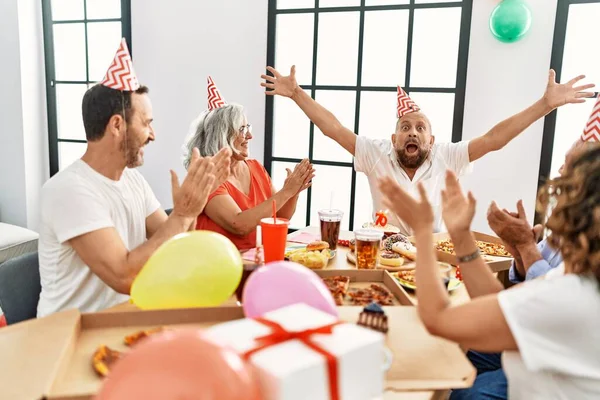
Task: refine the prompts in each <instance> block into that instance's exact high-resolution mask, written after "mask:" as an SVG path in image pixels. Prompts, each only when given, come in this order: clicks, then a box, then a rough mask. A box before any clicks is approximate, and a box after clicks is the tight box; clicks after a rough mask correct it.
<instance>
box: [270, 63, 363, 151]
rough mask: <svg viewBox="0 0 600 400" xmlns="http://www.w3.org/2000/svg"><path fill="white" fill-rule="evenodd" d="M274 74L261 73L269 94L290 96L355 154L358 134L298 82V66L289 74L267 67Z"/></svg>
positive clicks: (334, 138) (328, 135)
mask: <svg viewBox="0 0 600 400" xmlns="http://www.w3.org/2000/svg"><path fill="white" fill-rule="evenodd" d="M267 70H268V71H269V72H271V73H272V74H273V76H268V75H261V78H262V79H264V80H265V81H266V82H263V83H261V86H263V87H266V88H268V89H273V90H270V91H266V92H265V93H266V94H267V95H270V96H273V95H280V96H284V97H289V98H291V99H292V100H294V102H296V104H297V105H298V107H300V109H302V111H303V112H304V114H306V116H307V117H308V118H309V119H310V120H311V121H312V122H313V123H314V124H315V125H316V126H318V127H319V129H320V130H321V132H323V133H324V134H325V136H327V137H329V138H331V139H333V140H335V141H336V142H337V143H338V144H339V145H340V146H342V147H343V148H344V149H346V150H347V151H348V152H349V153H350V154H352V155H353V156H354V153H355V150H356V135H355V134H354V132H352V131H351V130H350V129H348V128H346V127H344V126H343V125H342V124H341V122H340V121H339V120H338V119H337V118H336V117H335V115H333V114H332V113H331V112H329V111H328V110H327V109H326V108H325V107H323V106H322V105H320V104H319V103H317V102H316V101H315V100H314V99H313V98H311V97H310V96H309V95H308V94H306V92H305V91H304V90H302V88H301V87H300V86H299V85H298V83H297V82H296V67H295V66H293V67H292V69H291V71H290V75H289V76H282V75H281V74H280V73H279V72H278V71H277V70H276V69H275V68H273V67H267Z"/></svg>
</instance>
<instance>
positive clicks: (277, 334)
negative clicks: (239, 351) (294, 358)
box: [243, 318, 341, 400]
mask: <svg viewBox="0 0 600 400" xmlns="http://www.w3.org/2000/svg"><path fill="white" fill-rule="evenodd" d="M254 320H255V321H256V322H260V323H261V324H263V325H266V326H268V327H269V328H271V329H272V330H271V333H270V334H268V335H265V336H261V337H259V338H257V339H255V341H256V342H257V343H258V346H257V347H255V348H254V349H252V350H249V351H247V352H246V353H244V354H243V357H244V359H245V360H248V359H249V358H250V356H252V355H253V354H254V353H257V352H259V351H261V350H264V349H266V348H267V347H271V346H275V345H277V344H280V343H283V342H287V341H288V340H295V339H296V340H300V341H301V342H302V343H304V344H305V345H306V346H308V347H310V348H311V349H312V350H314V351H316V352H317V353H319V354H321V355H323V356H324V357H325V358H326V359H327V373H328V376H329V394H330V398H331V400H339V399H340V389H339V385H338V365H337V358H336V357H335V356H334V355H333V354H331V353H329V352H328V351H327V350H325V349H324V348H322V347H321V346H319V345H318V344H316V343H314V342H313V341H311V336H312V335H314V334H321V335H331V334H332V333H333V327H334V326H336V325H339V324H341V322H335V323H333V324H329V325H325V326H321V327H318V328H314V329H307V330H305V331H300V332H288V331H287V330H285V328H284V327H282V326H281V325H279V324H278V323H277V322H273V321H269V320H268V319H264V318H255V319H254Z"/></svg>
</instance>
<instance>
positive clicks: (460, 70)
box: [264, 0, 473, 231]
mask: <svg viewBox="0 0 600 400" xmlns="http://www.w3.org/2000/svg"><path fill="white" fill-rule="evenodd" d="M365 3H366V0H361V2H360V6H348V7H327V8H319V0H315V5H314V7H312V8H298V9H277V0H269V5H268V9H269V12H268V30H267V65H271V66H273V65H274V63H275V48H276V43H275V41H276V33H277V26H276V21H277V16H278V15H281V14H301V13H304V14H305V13H313V14H314V15H315V19H314V35H313V56H312V58H313V59H312V67H313V69H312V82H311V84H310V85H301V87H302V88H303V89H305V90H310V92H311V97H312V98H313V99H314V98H315V94H316V91H317V90H349V91H354V92H355V93H356V105H355V118H354V126H353V127H351V129H353V132H354V133H355V134H357V135H360V132H359V123H360V103H361V93H362V92H373V91H382V92H390V91H393V92H396V90H397V89H396V87H395V86H394V87H381V86H362V85H361V82H362V65H363V47H364V28H365V13H366V12H367V11H386V10H408V11H409V17H408V39H407V42H408V46H407V57H406V75H405V83H406V86H405V87H404V90H405V91H406V92H407V93H409V94H410V93H411V91H415V92H420V93H427V92H429V93H452V94H454V96H455V97H454V119H453V126H452V142H459V141H461V140H462V130H463V123H464V105H465V93H466V81H467V66H468V57H469V42H470V36H471V16H472V11H473V0H462V1H453V2H438V3H416V2H415V0H409V4H394V5H380V6H366V5H365ZM456 7H460V8H461V25H460V34H459V46H458V60H457V63H458V65H457V79H456V86H455V88H454V89H452V88H439V87H411V86H410V85H409V84H410V73H411V64H412V42H413V28H414V15H415V10H418V9H428V8H433V9H439V8H456ZM343 11H359V12H360V19H359V37H358V40H359V43H358V69H357V85H356V86H331V85H317V84H316V75H317V58H318V52H317V50H318V38H319V15H320V14H323V13H329V12H343ZM265 97H266V100H265V102H266V107H265V144H264V166H265V169H266V170H267V172H268V173H269V175H271V176H272V164H273V162H275V161H277V162H292V163H298V162H300V161H301V160H300V159H296V158H287V157H276V156H274V155H273V139H274V135H273V133H274V132H273V125H274V123H273V121H274V98H273V96H265ZM314 134H315V126H314V124H313V123H312V122H311V123H310V130H309V143H308V146H309V147H308V152H309V154H308V158H309V160H310V161H311V162H312V163H313V164H315V165H317V166H318V165H325V166H335V167H349V168H351V169H352V181H351V187H350V213H349V215H348V218H349V229H350V231H352V230H353V229H354V209H355V197H356V171H355V169H354V162H339V161H326V160H315V159H314V158H313V147H314ZM311 200H312V188H308V189H307V199H306V226H310V224H311Z"/></svg>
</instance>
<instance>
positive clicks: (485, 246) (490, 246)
mask: <svg viewBox="0 0 600 400" xmlns="http://www.w3.org/2000/svg"><path fill="white" fill-rule="evenodd" d="M477 247H479V250H481V251H482V252H483V253H484V254H487V255H488V256H496V257H512V255H511V254H510V253H509V252H508V251H506V247H504V245H503V244H500V243H488V242H482V241H480V240H478V241H477Z"/></svg>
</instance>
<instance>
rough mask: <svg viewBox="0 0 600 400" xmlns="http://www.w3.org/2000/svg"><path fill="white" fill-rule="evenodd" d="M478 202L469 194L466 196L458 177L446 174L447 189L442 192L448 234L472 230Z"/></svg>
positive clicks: (450, 173)
mask: <svg viewBox="0 0 600 400" xmlns="http://www.w3.org/2000/svg"><path fill="white" fill-rule="evenodd" d="M475 205H476V201H475V198H474V197H473V194H472V193H471V192H469V194H468V195H467V196H465V195H464V194H463V192H462V189H461V187H460V184H459V183H458V179H457V178H456V175H454V173H453V172H452V171H447V172H446V189H445V190H443V191H442V217H443V218H444V224H446V228H447V229H448V232H464V231H469V230H471V222H472V221H473V217H474V216H475Z"/></svg>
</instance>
